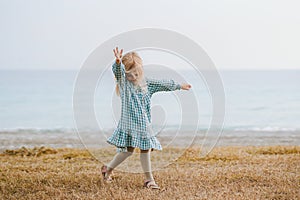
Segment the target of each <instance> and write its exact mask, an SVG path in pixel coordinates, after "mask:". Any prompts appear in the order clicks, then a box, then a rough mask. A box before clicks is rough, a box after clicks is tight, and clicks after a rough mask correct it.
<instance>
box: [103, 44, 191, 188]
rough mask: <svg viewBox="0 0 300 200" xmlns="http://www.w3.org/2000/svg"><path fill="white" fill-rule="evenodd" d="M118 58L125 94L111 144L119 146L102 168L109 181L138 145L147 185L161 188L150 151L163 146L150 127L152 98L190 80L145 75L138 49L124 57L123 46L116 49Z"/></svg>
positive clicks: (119, 83)
mask: <svg viewBox="0 0 300 200" xmlns="http://www.w3.org/2000/svg"><path fill="white" fill-rule="evenodd" d="M113 52H114V54H115V57H116V62H115V63H114V64H113V66H112V71H113V73H114V76H115V78H116V82H117V86H116V91H117V94H118V95H120V97H121V102H122V107H121V119H120V120H119V123H118V126H117V128H116V130H115V131H114V133H113V134H112V136H111V137H109V138H108V140H107V142H108V143H109V144H112V145H115V146H116V147H117V148H118V153H117V154H116V155H115V157H114V158H113V160H112V161H111V162H110V163H109V164H108V165H107V166H105V165H104V166H102V168H101V171H102V175H103V178H104V180H105V181H111V180H112V178H111V177H110V175H111V173H112V171H113V169H114V168H116V167H117V166H118V165H119V164H121V163H122V162H123V161H124V160H125V159H126V158H128V157H129V156H131V155H132V153H133V151H134V149H135V148H139V149H140V150H141V154H140V160H141V165H142V169H143V172H144V174H145V178H146V179H145V183H144V186H145V187H147V188H152V189H158V188H159V187H158V185H157V184H156V183H155V181H154V178H153V176H152V172H151V162H150V152H151V150H153V149H157V150H161V149H162V147H161V145H160V143H159V141H158V140H157V138H156V137H155V136H154V135H153V134H152V129H151V127H150V123H151V116H150V108H151V107H150V106H151V105H150V98H151V96H152V95H153V94H154V93H155V92H159V91H174V90H179V89H183V90H189V89H190V88H191V85H189V84H181V85H180V84H177V83H175V82H174V81H173V80H154V79H148V78H145V77H144V71H143V65H142V59H141V58H140V57H139V56H138V54H137V53H135V52H129V53H127V54H125V55H124V56H123V57H122V53H123V49H121V50H120V51H119V50H118V47H117V48H116V49H114V50H113Z"/></svg>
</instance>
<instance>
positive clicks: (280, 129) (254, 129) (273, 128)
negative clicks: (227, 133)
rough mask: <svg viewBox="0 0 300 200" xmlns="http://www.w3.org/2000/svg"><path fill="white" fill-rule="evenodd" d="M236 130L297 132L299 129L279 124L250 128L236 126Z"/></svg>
mask: <svg viewBox="0 0 300 200" xmlns="http://www.w3.org/2000/svg"><path fill="white" fill-rule="evenodd" d="M234 131H241V132H243V131H254V132H296V131H299V129H296V128H286V127H278V126H274V127H272V126H266V127H248V128H234Z"/></svg>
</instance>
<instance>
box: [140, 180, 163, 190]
mask: <svg viewBox="0 0 300 200" xmlns="http://www.w3.org/2000/svg"><path fill="white" fill-rule="evenodd" d="M144 187H146V188H151V189H159V186H158V185H157V184H156V183H155V181H154V180H147V181H145V183H144Z"/></svg>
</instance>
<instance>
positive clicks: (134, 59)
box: [116, 51, 144, 95]
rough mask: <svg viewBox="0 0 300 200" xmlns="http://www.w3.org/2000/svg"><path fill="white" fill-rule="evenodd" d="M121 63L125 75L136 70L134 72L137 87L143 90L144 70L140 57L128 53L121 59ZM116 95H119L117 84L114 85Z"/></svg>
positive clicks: (133, 53)
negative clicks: (136, 77) (136, 76)
mask: <svg viewBox="0 0 300 200" xmlns="http://www.w3.org/2000/svg"><path fill="white" fill-rule="evenodd" d="M122 63H123V65H124V67H125V73H131V72H132V71H134V70H136V72H137V73H138V79H137V83H138V86H140V87H141V88H143V85H144V83H143V80H144V70H143V61H142V59H141V57H140V56H139V55H138V54H137V53H136V52H134V51H133V52H129V53H126V54H125V55H124V56H123V57H122ZM116 93H117V95H120V88H119V85H118V84H117V85H116Z"/></svg>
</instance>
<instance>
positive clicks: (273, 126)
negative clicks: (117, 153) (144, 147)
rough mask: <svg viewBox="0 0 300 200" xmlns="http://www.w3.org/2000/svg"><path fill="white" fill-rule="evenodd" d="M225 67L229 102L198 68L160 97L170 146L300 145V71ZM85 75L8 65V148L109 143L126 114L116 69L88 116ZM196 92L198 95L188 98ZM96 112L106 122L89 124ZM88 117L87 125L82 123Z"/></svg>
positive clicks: (2, 105) (2, 138)
mask: <svg viewBox="0 0 300 200" xmlns="http://www.w3.org/2000/svg"><path fill="white" fill-rule="evenodd" d="M218 73H219V76H220V79H221V81H222V87H223V93H224V100H223V98H220V100H221V102H220V101H212V98H213V94H212V93H213V91H210V90H209V88H208V85H207V83H206V82H205V79H203V77H202V78H199V77H195V76H192V74H193V72H191V76H189V75H188V74H189V73H188V72H187V73H186V74H187V75H185V76H184V79H185V81H186V82H188V83H191V85H192V89H191V90H190V91H176V92H171V93H161V94H159V93H157V94H155V95H154V96H153V102H152V111H153V116H152V126H153V130H154V132H156V134H157V136H158V138H160V140H161V142H162V144H163V145H164V146H168V145H170V146H177V145H183V146H191V145H203V143H205V141H206V142H208V143H210V145H215V146H230V145H231V146H247V145H254V146H256V145H262V146H268V145H300V70H273V71H263V70H257V71H253V70H248V71H247V70H243V71H236V70H225V71H219V72H218ZM78 75H79V71H77V70H74V71H71V70H70V71H68V70H65V71H64V70H57V71H55V70H1V71H0V150H2V151H3V150H5V149H15V148H20V147H23V146H25V147H35V146H50V147H55V148H56V147H70V148H72V147H75V148H81V147H82V148H86V147H91V148H97V147H106V146H107V145H108V144H107V143H106V138H107V137H108V136H109V135H110V134H112V132H113V130H114V128H115V127H116V125H117V122H118V117H119V115H120V100H119V97H118V96H117V95H116V93H115V91H114V88H115V83H114V79H113V76H112V74H111V73H108V75H107V76H106V77H103V78H102V79H101V80H99V81H98V82H97V85H96V86H93V87H95V90H93V91H94V94H92V96H93V99H92V101H90V102H89V101H87V102H84V103H85V104H89V103H90V104H92V108H93V112H91V113H90V114H91V115H90V116H86V115H82V116H80V112H76V111H75V112H74V109H76V105H74V98H77V97H74V93H75V92H74V91H75V90H76V88H75V87H76V81H77V77H78ZM154 76H155V74H154ZM87 81H88V80H87ZM188 94H189V95H190V94H193V95H190V96H189V97H188V98H187V99H186V100H184V98H181V96H187V95H188ZM221 94H222V93H221ZM82 95H85V94H84V93H82ZM189 98H190V99H189ZM214 98H217V100H218V96H215V97H214ZM82 99H84V98H82ZM214 102H218V104H220V105H224V108H225V109H224V112H223V111H221V112H220V113H217V114H218V115H221V117H223V114H224V117H223V118H224V119H223V121H222V123H219V124H214V127H217V128H215V129H214V130H210V128H211V124H210V123H211V121H212V118H213V115H214V113H213V110H214V109H215V108H214ZM84 103H83V104H84ZM189 106H190V107H189ZM191 106H193V107H192V108H191ZM185 107H187V108H188V109H186V110H184V109H182V108H185ZM83 108H84V107H83ZM195 113H196V114H195ZM85 114H86V113H85ZM74 115H76V116H74ZM93 117H94V118H95V119H96V121H97V122H98V125H99V127H95V126H93V127H89V126H88V124H89V121H93V119H91V120H90V118H93ZM218 117H220V116H218ZM196 118H198V119H196ZM80 119H82V121H81V122H80V121H78V120H80ZM85 121H87V123H86V124H87V126H82V124H84V123H83V122H85ZM183 122H184V123H183ZM79 126H80V127H79ZM195 138H196V139H195ZM197 138H198V139H197ZM199 141H200V142H199ZM201 141H202V142H201Z"/></svg>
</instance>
